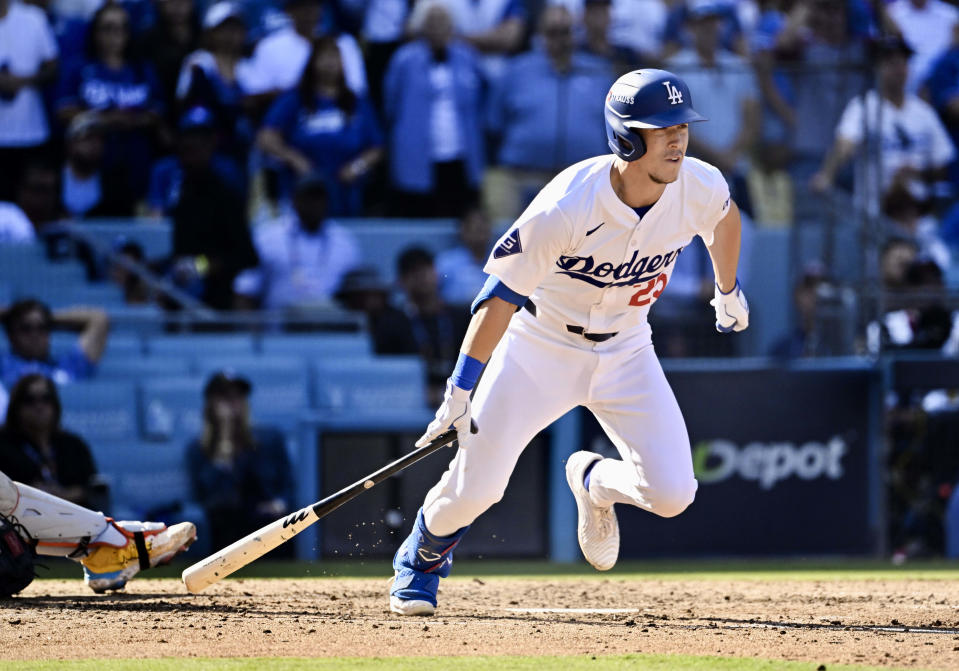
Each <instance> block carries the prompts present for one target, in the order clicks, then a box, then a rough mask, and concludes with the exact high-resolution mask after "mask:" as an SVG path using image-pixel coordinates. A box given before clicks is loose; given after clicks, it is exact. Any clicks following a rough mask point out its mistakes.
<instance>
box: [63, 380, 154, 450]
mask: <svg viewBox="0 0 959 671" xmlns="http://www.w3.org/2000/svg"><path fill="white" fill-rule="evenodd" d="M59 393H60V402H61V404H62V405H63V416H62V420H61V424H62V425H63V427H64V428H65V429H66V430H68V431H72V432H74V433H77V434H79V435H80V436H81V437H82V438H83V439H84V440H86V441H87V442H88V443H90V444H96V443H98V442H121V441H127V440H136V438H137V435H138V423H137V399H136V387H135V385H134V384H133V383H132V382H119V381H117V382H102V381H81V382H74V383H71V384H67V385H64V386H62V387H60V389H59Z"/></svg>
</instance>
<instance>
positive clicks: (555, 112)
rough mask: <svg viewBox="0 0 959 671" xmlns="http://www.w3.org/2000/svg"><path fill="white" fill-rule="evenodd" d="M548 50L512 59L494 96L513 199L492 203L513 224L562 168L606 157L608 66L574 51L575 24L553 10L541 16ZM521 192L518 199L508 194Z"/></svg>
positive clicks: (495, 129)
mask: <svg viewBox="0 0 959 671" xmlns="http://www.w3.org/2000/svg"><path fill="white" fill-rule="evenodd" d="M539 34H540V36H541V38H542V42H543V48H539V47H537V48H534V49H533V50H532V51H530V52H529V53H526V54H522V55H520V56H516V57H514V58H513V59H512V60H511V61H510V63H509V64H508V65H507V68H506V73H505V75H504V77H503V79H502V81H501V82H500V83H499V85H498V86H497V87H496V88H495V89H494V90H493V95H492V98H491V100H490V105H489V115H488V121H489V127H490V130H491V132H492V133H493V135H494V136H495V138H496V139H497V140H498V144H499V148H498V151H497V154H496V156H497V163H498V164H499V165H500V166H503V167H504V168H505V169H506V171H507V172H508V176H509V183H510V184H512V185H516V186H515V187H514V186H510V187H508V192H506V193H503V194H497V196H496V197H495V198H492V199H491V200H496V201H499V202H500V203H501V204H502V205H501V207H500V208H498V209H496V210H491V214H493V215H494V216H496V217H501V216H502V217H512V216H515V215H516V214H518V213H519V211H520V210H522V209H523V207H525V206H526V204H528V202H529V201H530V200H532V197H533V196H534V195H535V194H536V193H537V192H538V191H539V189H541V188H542V187H543V186H544V185H545V184H546V182H548V181H549V180H550V179H551V178H552V177H553V175H555V174H556V173H557V172H559V171H560V170H562V169H563V168H564V167H565V166H568V165H571V164H573V163H576V162H578V161H582V160H584V159H587V158H590V157H592V156H597V155H599V154H603V153H606V152H607V151H608V148H607V146H606V137H605V135H604V134H603V133H601V132H599V131H597V128H598V129H600V130H602V128H603V119H602V117H603V108H602V106H597V105H596V104H595V101H596V100H603V99H604V98H605V97H606V92H607V91H608V90H609V87H610V85H611V84H612V82H613V80H614V79H615V75H614V73H613V70H612V67H611V65H610V63H609V62H608V61H606V60H604V59H602V58H598V57H596V56H590V55H588V54H585V53H582V52H577V51H575V50H574V46H573V44H574V43H573V17H572V16H571V14H570V13H569V10H568V9H566V8H565V7H562V6H550V7H547V8H546V9H544V10H543V13H542V15H541V17H540V24H539ZM515 189H518V190H519V192H518V193H510V192H509V191H513V190H515Z"/></svg>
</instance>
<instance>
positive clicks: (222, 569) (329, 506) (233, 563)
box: [181, 430, 456, 594]
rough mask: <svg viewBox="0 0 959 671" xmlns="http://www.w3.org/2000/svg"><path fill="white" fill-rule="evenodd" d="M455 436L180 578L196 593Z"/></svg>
mask: <svg viewBox="0 0 959 671" xmlns="http://www.w3.org/2000/svg"><path fill="white" fill-rule="evenodd" d="M455 439H456V431H452V430H451V431H447V432H446V433H443V434H441V435H439V436H437V437H436V438H434V439H433V440H432V441H430V442H429V443H428V444H426V445H424V446H423V447H420V448H417V449H415V450H413V451H412V452H410V453H409V454H407V455H405V456H403V457H400V458H399V459H397V460H396V461H394V462H392V463H390V464H387V465H386V466H384V467H383V468H381V469H379V470H378V471H375V472H374V473H370V474H369V475H368V476H366V477H365V478H363V479H362V480H358V481H357V482H354V483H353V484H352V485H350V486H349V487H346V488H344V489H341V490H340V491H338V492H337V493H335V494H332V495H330V496H328V497H326V498H325V499H323V500H322V501H317V502H316V503H314V504H312V505H310V506H307V507H306V508H302V509H300V510H298V511H296V512H295V513H292V514H290V515H287V516H285V517H283V518H282V519H278V520H276V521H275V522H272V523H270V524H268V525H267V526H265V527H263V528H262V529H258V530H256V531H254V532H253V533H251V534H250V535H248V536H246V537H244V538H241V539H240V540H238V541H236V542H235V543H232V544H231V545H228V546H226V547H225V548H223V549H222V550H220V551H219V552H216V553H214V554H212V555H210V556H209V557H207V558H206V559H203V560H201V561H198V562H197V563H196V564H194V565H193V566H190V567H189V568H187V569H186V570H185V571H183V574H182V576H181V577H182V579H183V583H184V584H185V585H186V588H187V590H188V591H189V592H191V593H192V594H197V593H198V592H200V591H201V590H202V589H204V588H205V587H208V586H210V585H212V584H213V583H215V582H217V581H219V580H222V579H223V578H225V577H227V576H228V575H230V574H231V573H233V572H234V571H237V570H238V569H241V568H243V567H244V566H246V565H247V564H249V563H250V562H252V561H254V560H256V559H259V558H260V557H262V556H263V555H265V554H266V553H267V552H269V551H270V550H272V549H273V548H275V547H277V546H278V545H281V544H282V543H285V542H286V541H288V540H290V539H291V538H293V537H294V536H295V535H297V534H298V533H300V532H301V531H303V530H304V529H306V528H307V527H308V526H310V525H311V524H313V523H314V522H316V521H317V520H318V519H320V518H321V517H323V516H324V515H326V514H328V513H329V512H331V511H333V510H336V509H337V508H339V507H340V506H341V505H343V504H344V503H346V502H347V501H350V500H351V499H354V498H356V497H357V496H359V495H360V494H362V493H363V492H364V491H366V490H367V489H369V488H370V487H372V486H373V485H375V484H377V483H378V482H382V481H383V480H385V479H386V478H388V477H390V476H391V475H393V474H394V473H397V472H399V471H401V470H403V469H404V468H406V467H407V466H409V465H410V464H413V463H415V462H417V461H419V460H420V459H422V458H424V457H426V456H427V455H429V454H432V453H433V452H435V451H437V450H438V449H440V448H442V447H446V446H447V445H449V444H450V443H453V442H454V441H455Z"/></svg>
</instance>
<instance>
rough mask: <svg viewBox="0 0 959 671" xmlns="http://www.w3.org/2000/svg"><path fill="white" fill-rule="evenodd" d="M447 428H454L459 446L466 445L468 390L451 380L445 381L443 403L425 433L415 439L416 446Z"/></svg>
mask: <svg viewBox="0 0 959 671" xmlns="http://www.w3.org/2000/svg"><path fill="white" fill-rule="evenodd" d="M449 429H456V438H457V440H459V444H460V447H466V439H467V437H468V436H469V434H470V392H469V391H467V390H466V389H460V388H459V387H457V386H456V385H455V384H453V382H452V381H451V380H447V381H446V393H445V394H443V404H442V405H440V408H439V410H437V411H436V419H434V420H433V421H432V422H430V425H429V426H428V427H426V433H424V434H423V435H422V436H420V439H419V440H417V441H416V447H423V446H424V445H426V444H427V443H429V442H430V441H431V440H433V439H434V438H436V437H437V436H438V435H440V434H441V433H443V432H444V431H448V430H449ZM473 433H475V431H473Z"/></svg>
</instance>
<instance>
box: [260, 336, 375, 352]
mask: <svg viewBox="0 0 959 671" xmlns="http://www.w3.org/2000/svg"><path fill="white" fill-rule="evenodd" d="M260 349H261V351H262V352H263V354H282V355H287V356H289V355H297V356H306V357H310V358H313V357H316V356H333V357H340V356H360V355H363V354H369V355H372V354H373V344H372V343H371V342H370V336H369V334H367V333H311V334H306V333H303V334H299V333H298V334H294V335H269V336H264V337H263V340H261V341H260Z"/></svg>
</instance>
